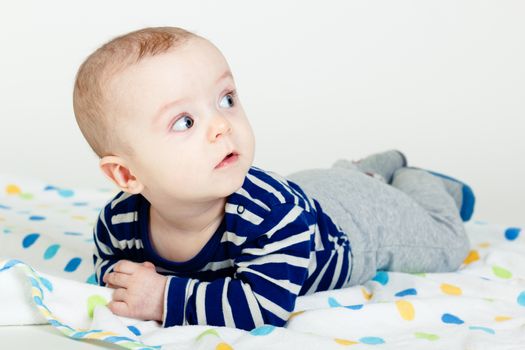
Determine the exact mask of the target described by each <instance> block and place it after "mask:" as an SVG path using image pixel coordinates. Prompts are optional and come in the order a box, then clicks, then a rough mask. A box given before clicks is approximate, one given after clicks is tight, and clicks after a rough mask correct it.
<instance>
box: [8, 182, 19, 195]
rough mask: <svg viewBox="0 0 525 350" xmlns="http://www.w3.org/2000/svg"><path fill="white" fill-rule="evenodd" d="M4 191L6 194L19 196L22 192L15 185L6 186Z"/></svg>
mask: <svg viewBox="0 0 525 350" xmlns="http://www.w3.org/2000/svg"><path fill="white" fill-rule="evenodd" d="M5 191H6V192H7V194H20V193H21V192H22V190H21V189H20V187H18V186H17V185H13V184H10V185H7V187H6V188H5Z"/></svg>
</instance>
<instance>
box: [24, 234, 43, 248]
mask: <svg viewBox="0 0 525 350" xmlns="http://www.w3.org/2000/svg"><path fill="white" fill-rule="evenodd" d="M38 237H40V233H30V234H28V235H27V236H25V238H24V240H23V241H22V247H24V248H26V249H27V248H29V247H31V246H32V245H33V243H35V241H36V240H37V239H38Z"/></svg>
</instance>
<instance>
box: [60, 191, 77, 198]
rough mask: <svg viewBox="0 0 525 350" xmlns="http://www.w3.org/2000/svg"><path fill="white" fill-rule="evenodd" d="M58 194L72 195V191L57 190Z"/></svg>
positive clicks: (63, 195)
mask: <svg viewBox="0 0 525 350" xmlns="http://www.w3.org/2000/svg"><path fill="white" fill-rule="evenodd" d="M58 194H59V195H61V196H62V197H66V198H67V197H72V196H73V194H74V192H73V190H58Z"/></svg>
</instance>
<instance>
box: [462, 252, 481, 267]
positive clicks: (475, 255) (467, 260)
mask: <svg viewBox="0 0 525 350" xmlns="http://www.w3.org/2000/svg"><path fill="white" fill-rule="evenodd" d="M477 260H479V254H478V251H477V250H471V251H470V252H469V253H468V255H467V257H466V258H465V261H463V263H464V264H467V265H468V264H470V263H473V262H474V261H477Z"/></svg>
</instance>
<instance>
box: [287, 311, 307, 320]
mask: <svg viewBox="0 0 525 350" xmlns="http://www.w3.org/2000/svg"><path fill="white" fill-rule="evenodd" d="M303 312H304V310H303V311H296V312H292V313H291V314H290V317H288V320H291V319H292V318H294V317H295V316H298V315H300V314H302V313H303Z"/></svg>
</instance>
